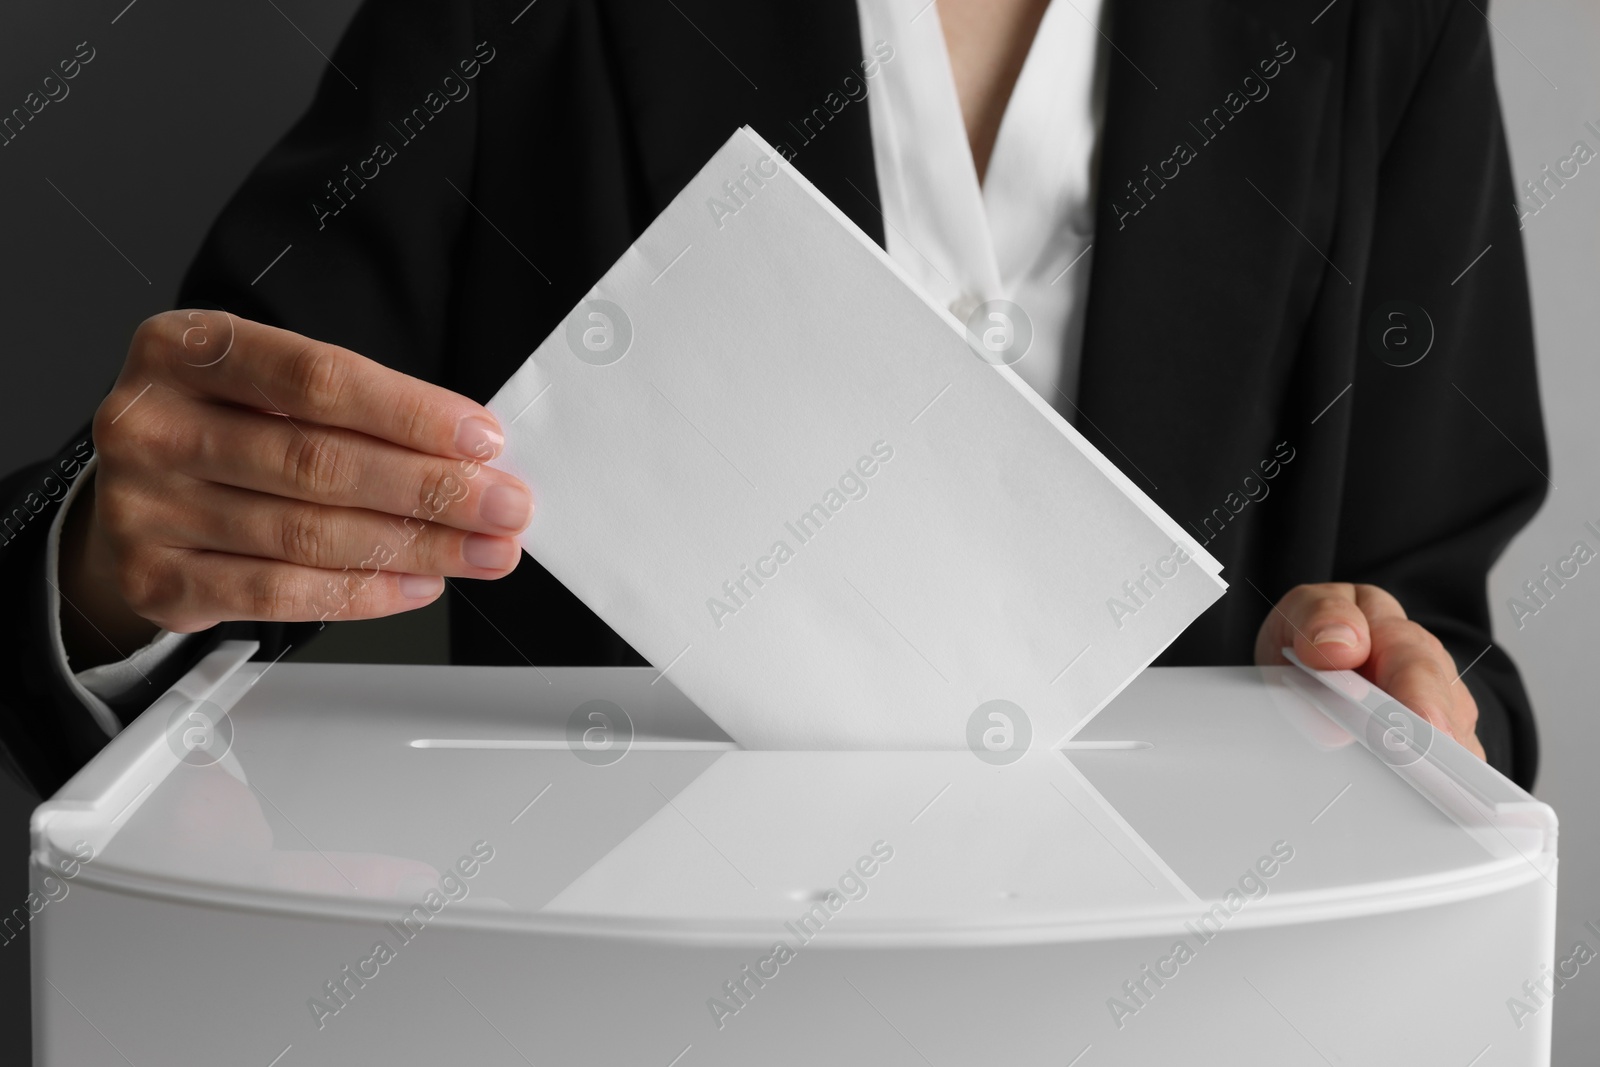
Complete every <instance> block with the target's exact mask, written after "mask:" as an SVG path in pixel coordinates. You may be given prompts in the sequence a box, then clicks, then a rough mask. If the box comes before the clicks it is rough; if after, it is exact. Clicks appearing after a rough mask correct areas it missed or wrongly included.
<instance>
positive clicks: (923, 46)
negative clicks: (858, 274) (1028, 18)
mask: <svg viewBox="0 0 1600 1067" xmlns="http://www.w3.org/2000/svg"><path fill="white" fill-rule="evenodd" d="M857 9H858V11H859V13H860V21H861V34H862V42H863V45H864V51H865V54H869V55H870V54H872V50H873V45H874V44H877V43H878V42H886V43H888V44H889V45H891V46H892V47H893V48H894V55H893V58H891V59H890V60H889V61H888V62H885V63H882V64H881V66H880V68H879V71H878V73H877V76H876V77H874V78H872V79H871V82H870V89H869V95H868V105H867V106H868V110H869V112H870V116H871V122H872V144H873V156H874V163H875V165H876V169H877V175H878V193H879V196H880V198H881V205H880V206H881V210H882V212H883V218H884V223H885V237H886V241H887V247H888V252H889V255H891V256H893V257H894V259H895V262H897V263H898V264H900V266H902V267H903V268H904V269H905V270H906V271H907V272H908V273H909V274H910V275H911V276H912V277H913V278H915V279H916V280H917V281H918V283H920V284H921V285H922V286H923V287H924V288H925V289H927V291H928V292H929V293H930V294H931V295H932V296H933V297H934V298H935V299H936V300H939V301H941V302H943V303H944V304H945V305H946V306H947V307H949V308H950V310H951V312H952V313H953V314H954V315H955V317H956V318H958V319H960V320H962V321H963V322H967V321H968V319H969V316H971V315H972V313H973V311H974V310H975V309H977V307H978V305H979V304H981V303H984V302H985V301H990V300H996V299H1003V300H1008V301H1010V302H1012V303H1013V304H1015V305H1016V306H1017V307H1019V308H1020V309H1021V310H1022V312H1023V314H1025V315H1026V317H1027V319H1028V320H1029V322H1030V323H1031V327H1032V342H1031V344H1030V346H1029V347H1028V348H1027V350H1026V351H1025V352H1023V353H1022V355H1021V358H1020V359H1018V358H1017V357H1016V355H1015V354H1014V353H1013V354H1011V355H1008V356H1006V357H1005V359H1004V361H1005V362H1007V363H1011V367H1012V369H1013V370H1015V371H1016V372H1017V374H1019V375H1020V376H1021V377H1022V379H1023V381H1025V382H1027V383H1028V384H1029V385H1030V386H1032V387H1033V389H1034V390H1035V391H1036V392H1037V393H1038V394H1039V395H1040V396H1041V397H1043V398H1044V399H1045V400H1046V401H1047V402H1049V403H1050V404H1051V405H1052V406H1053V407H1055V408H1056V409H1057V410H1059V411H1060V412H1061V414H1062V415H1063V416H1065V417H1066V418H1068V419H1069V420H1070V419H1071V418H1072V416H1073V413H1074V410H1075V409H1074V408H1073V405H1072V400H1073V397H1074V395H1075V394H1076V392H1077V385H1078V362H1079V354H1080V350H1081V348H1082V342H1083V314H1084V305H1085V302H1086V297H1087V294H1088V283H1089V264H1090V260H1091V256H1090V254H1089V253H1090V250H1091V248H1092V247H1093V240H1094V195H1095V189H1094V161H1095V157H1096V153H1095V148H1096V146H1097V143H1098V135H1099V129H1100V122H1101V117H1102V115H1103V113H1104V109H1103V99H1102V97H1103V92H1102V85H1103V81H1102V79H1100V78H1099V77H1098V76H1097V75H1098V72H1099V71H1100V70H1101V69H1102V67H1103V52H1104V49H1103V48H1102V44H1101V42H1102V37H1101V34H1100V31H1099V29H1098V20H1099V17H1100V9H1101V0H1056V2H1055V3H1052V4H1051V5H1050V6H1049V7H1048V8H1047V9H1046V11H1045V14H1044V20H1043V22H1042V23H1041V24H1040V26H1039V30H1038V33H1037V35H1036V36H1035V38H1034V41H1033V45H1032V47H1031V48H1030V50H1029V52H1028V56H1027V59H1026V61H1025V63H1024V64H1023V68H1022V73H1021V75H1020V76H1019V77H1018V78H1017V84H1016V87H1015V88H1014V89H1013V90H1012V94H1011V99H1010V101H1009V102H1008V103H1007V105H1006V109H1005V114H1004V117H1003V118H1002V120H1001V123H1000V130H999V134H998V137H997V138H996V140H995V145H994V151H993V153H992V154H991V156H990V158H989V167H988V172H987V174H986V175H985V179H984V181H983V183H982V185H981V186H980V184H979V182H978V173H977V168H976V167H975V166H974V164H973V161H972V151H971V148H970V147H969V145H968V143H967V133H966V126H965V125H964V123H963V122H962V118H961V104H960V100H959V98H958V97H957V95H956V86H955V79H954V76H953V75H952V73H951V69H950V57H949V53H948V51H947V50H946V48H945V41H944V30H943V28H942V27H941V25H940V22H939V10H938V6H937V4H935V3H933V2H931V0H857ZM977 325H978V326H979V328H977V329H975V330H974V332H975V333H976V334H978V335H979V336H982V334H983V329H982V328H981V326H982V325H983V324H981V323H980V324H977ZM972 326H974V324H973V323H969V327H972ZM1013 360H1016V361H1015V362H1013Z"/></svg>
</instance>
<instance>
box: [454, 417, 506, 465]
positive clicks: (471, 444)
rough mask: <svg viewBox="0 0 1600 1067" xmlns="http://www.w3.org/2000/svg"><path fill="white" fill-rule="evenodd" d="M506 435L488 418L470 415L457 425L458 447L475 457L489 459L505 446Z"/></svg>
mask: <svg viewBox="0 0 1600 1067" xmlns="http://www.w3.org/2000/svg"><path fill="white" fill-rule="evenodd" d="M505 443H506V435H505V434H503V433H501V432H500V427H498V426H496V425H495V424H494V423H492V422H490V421H489V420H488V419H484V418H479V417H478V416H477V415H468V416H467V417H466V418H464V419H462V420H461V423H460V425H458V426H457V427H456V449H457V451H460V452H462V453H464V454H465V455H468V456H472V457H473V458H475V459H482V460H489V459H493V458H494V457H496V456H498V455H499V454H500V450H501V449H502V448H504V447H505Z"/></svg>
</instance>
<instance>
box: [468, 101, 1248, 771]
mask: <svg viewBox="0 0 1600 1067" xmlns="http://www.w3.org/2000/svg"><path fill="white" fill-rule="evenodd" d="M981 314H982V309H980V316H981ZM1025 330H1026V317H1025V314H1024V313H1022V312H1019V311H1017V310H1016V309H1001V310H1000V311H997V312H996V313H995V314H993V315H991V316H990V317H989V318H981V317H980V319H979V320H978V324H977V326H975V328H974V330H973V331H971V332H969V331H968V329H967V328H966V327H965V326H964V325H963V324H962V323H959V322H957V321H956V320H955V319H954V318H953V317H951V315H950V314H949V313H948V312H947V311H946V310H945V309H944V308H943V307H941V306H939V305H937V304H935V303H934V302H933V301H932V300H931V299H929V298H928V297H927V296H926V295H925V294H923V293H922V292H921V291H920V290H919V289H918V288H917V287H916V286H915V285H914V284H913V283H912V282H911V281H910V280H909V279H908V278H907V277H906V276H905V275H904V274H903V273H902V272H901V271H900V270H899V269H898V267H897V266H896V265H895V263H894V262H893V261H892V260H890V259H889V258H888V256H887V255H886V254H885V253H884V252H883V251H882V250H881V249H880V248H878V247H877V245H875V244H874V243H873V242H872V241H871V239H870V238H868V237H867V236H866V235H865V234H863V233H862V232H861V230H860V229H859V228H858V227H856V226H855V225H854V224H853V223H852V222H850V220H849V219H848V218H846V217H845V216H844V215H843V214H842V213H841V212H840V211H839V210H838V209H837V208H835V207H834V206H833V205H832V204H831V203H830V202H829V201H828V200H827V199H826V198H825V197H823V196H822V195H821V194H820V193H818V192H817V190H816V189H815V188H814V187H812V185H811V184H810V183H809V182H808V181H807V180H806V179H805V178H804V177H803V176H802V175H801V174H799V173H798V172H797V171H796V170H795V169H794V168H793V167H791V166H790V165H789V164H787V163H786V162H784V161H783V159H782V158H781V157H780V156H779V155H778V153H777V152H776V151H775V150H773V149H772V148H771V147H770V146H769V145H768V144H767V143H766V142H765V141H763V140H762V139H761V138H760V137H759V136H757V135H756V134H755V133H754V132H753V131H751V130H749V129H748V128H747V129H743V130H740V131H738V132H736V133H735V134H734V136H733V137H732V138H731V139H730V140H729V141H728V142H727V143H726V144H725V145H724V146H723V147H722V149H721V150H719V151H718V152H717V153H716V154H715V155H714V156H713V157H712V158H711V160H710V161H709V162H708V163H707V164H706V165H705V167H704V168H703V169H702V170H701V171H700V173H699V174H697V175H696V176H695V177H694V179H693V180H691V181H690V182H689V184H688V185H687V186H686V187H685V188H684V189H683V191H682V192H681V193H679V194H678V196H677V197H676V198H675V199H674V200H673V201H672V202H671V204H670V205H668V207H667V208H666V210H664V211H663V212H662V213H661V215H660V216H659V217H658V218H657V219H656V220H655V221H654V222H653V223H652V224H651V225H650V227H649V228H648V229H647V230H646V231H645V232H644V234H643V235H642V236H641V237H640V238H639V239H638V241H636V242H635V243H634V245H633V247H631V248H630V249H629V250H628V251H627V253H626V254H625V255H624V256H623V257H622V258H621V259H620V260H619V261H618V262H617V263H616V264H615V265H614V266H613V267H612V268H611V270H610V271H608V272H607V273H606V275H605V277H604V278H602V279H601V280H600V282H599V283H598V284H597V285H596V286H595V287H594V289H593V290H592V291H591V293H590V294H589V296H588V298H586V299H585V300H584V301H583V302H582V303H580V304H579V305H578V306H577V307H576V308H574V309H573V310H572V312H571V313H570V314H569V315H568V316H567V318H566V319H565V321H564V322H563V323H562V324H561V325H560V326H559V327H558V328H557V329H556V330H555V331H554V332H553V333H552V334H551V335H550V336H549V337H548V338H547V339H546V340H545V341H544V343H543V344H541V345H540V346H539V348H538V349H537V350H536V351H535V352H534V353H533V355H532V356H530V357H529V359H528V360H527V362H526V363H525V364H524V365H523V366H522V367H521V368H520V369H519V370H518V371H517V373H516V374H515V375H513V376H512V378H511V379H510V381H508V382H507V383H506V385H505V386H504V387H503V388H502V389H501V390H500V392H499V393H498V394H497V395H496V396H495V398H494V399H493V400H492V401H491V402H490V405H489V406H490V408H491V410H493V411H494V412H495V414H496V416H497V417H498V418H499V419H500V421H501V423H502V424H503V425H504V426H505V427H506V429H507V433H508V438H507V445H506V453H505V455H504V456H503V457H502V459H501V465H502V466H503V467H504V469H506V470H508V471H510V472H512V473H514V474H516V475H518V476H519V477H521V478H523V479H524V480H525V481H527V483H528V484H529V486H530V487H531V488H532V490H533V493H534V498H535V500H536V501H537V508H536V511H535V515H534V519H533V522H532V524H531V525H530V526H529V527H528V529H527V530H526V531H525V532H524V534H523V536H522V544H523V546H524V547H525V548H526V549H527V551H528V552H529V553H530V554H531V555H532V556H533V557H534V558H535V559H537V560H538V561H539V562H540V563H541V564H543V565H544V566H545V567H546V568H548V569H549V570H550V572H551V573H552V574H554V575H555V576H556V577H557V578H558V579H560V580H561V581H562V582H563V583H564V584H566V585H567V587H568V588H570V589H571V590H573V592H575V593H576V594H577V595H578V596H579V597H581V598H582V599H583V601H584V602H585V603H586V604H588V605H589V606H590V607H591V608H592V609H593V610H594V611H595V612H596V613H597V614H599V615H600V617H601V618H603V619H604V620H605V621H606V622H607V623H608V624H609V625H610V626H611V627H612V628H613V629H615V630H616V631H617V632H618V633H619V634H621V635H622V636H623V637H624V638H625V639H627V640H628V641H629V642H630V643H631V644H632V645H633V646H634V647H635V648H636V649H638V650H639V652H640V653H641V654H643V655H644V656H645V657H646V658H648V659H649V660H650V661H651V663H653V664H655V666H656V667H657V668H658V669H659V670H661V671H662V672H663V676H664V677H668V678H670V680H671V681H672V682H673V683H674V684H675V685H677V686H678V687H679V688H680V689H682V690H683V692H684V693H685V694H686V695H688V696H689V698H690V699H692V700H694V701H695V702H696V703H697V704H698V705H699V706H700V707H701V708H703V709H704V710H705V711H706V713H707V714H708V715H710V716H711V717H712V718H713V719H715V720H716V722H717V723H718V724H719V725H720V726H721V727H722V728H723V729H724V730H726V731H727V732H728V734H729V736H731V737H733V738H734V739H735V740H737V741H739V742H741V743H742V744H744V745H747V746H751V747H764V748H826V749H833V748H906V749H927V748H960V747H963V746H966V747H971V748H972V749H973V750H974V751H976V752H978V753H979V754H980V755H986V758H990V759H991V760H992V761H993V762H1004V760H1005V759H1006V758H1007V756H1006V753H1008V752H1012V751H1020V750H1025V749H1026V748H1027V747H1029V745H1030V744H1036V743H1053V742H1055V741H1056V740H1059V739H1060V738H1061V737H1062V736H1064V735H1066V734H1068V733H1070V732H1071V731H1072V730H1074V729H1075V728H1077V727H1078V726H1080V725H1081V724H1082V723H1084V722H1086V721H1087V720H1088V718H1089V717H1090V716H1091V715H1093V714H1094V713H1095V712H1096V711H1098V710H1099V709H1100V708H1101V707H1102V706H1103V705H1104V704H1105V703H1106V702H1107V701H1108V700H1110V698H1111V697H1112V696H1114V695H1115V694H1116V693H1117V692H1118V691H1119V690H1120V689H1122V687H1123V686H1125V685H1126V684H1127V683H1128V682H1129V681H1130V680H1132V679H1133V678H1134V677H1135V676H1136V675H1137V674H1138V673H1139V671H1140V670H1142V669H1143V668H1144V667H1145V666H1147V665H1148V664H1149V663H1150V661H1151V660H1152V659H1154V658H1155V657H1156V656H1157V655H1158V654H1159V653H1160V652H1161V651H1162V649H1164V648H1165V647H1166V646H1167V645H1168V644H1170V643H1171V641H1172V640H1173V639H1174V638H1175V637H1177V635H1178V634H1179V633H1181V632H1182V631H1183V629H1184V628H1185V627H1186V626H1187V625H1188V624H1189V623H1190V622H1192V621H1193V620H1194V619H1195V618H1196V617H1197V616H1198V615H1199V614H1200V613H1201V612H1202V611H1204V610H1205V608H1206V607H1207V606H1209V605H1210V604H1211V603H1213V602H1214V601H1215V600H1216V599H1217V598H1218V597H1219V596H1220V595H1221V594H1222V591H1223V590H1224V589H1225V588H1226V586H1225V584H1224V583H1223V582H1222V581H1221V580H1220V578H1219V577H1218V572H1219V570H1220V568H1219V567H1218V565H1217V563H1216V561H1215V560H1213V559H1212V558H1211V556H1210V555H1209V554H1207V553H1206V552H1205V551H1204V549H1202V548H1200V546H1199V545H1198V544H1196V543H1195V542H1194V541H1193V540H1192V539H1191V538H1190V537H1189V536H1188V535H1187V534H1185V533H1184V531H1183V530H1182V529H1181V528H1180V527H1179V526H1178V524H1177V523H1175V522H1173V521H1172V520H1171V519H1170V518H1168V517H1167V516H1166V515H1164V514H1163V513H1162V512H1161V511H1160V510H1159V509H1158V508H1157V507H1156V506H1155V504H1154V503H1153V502H1152V501H1150V500H1149V498H1148V497H1146V496H1145V495H1144V494H1143V493H1142V492H1141V491H1140V490H1139V489H1138V488H1137V487H1136V486H1134V485H1133V484H1132V482H1130V481H1129V480H1128V479H1127V478H1126V477H1125V476H1123V475H1122V473H1121V472H1120V471H1118V470H1117V468H1116V467H1114V466H1113V465H1112V464H1111V463H1110V462H1109V461H1107V460H1106V459H1105V458H1104V457H1103V456H1102V455H1100V454H1099V453H1098V452H1097V451H1096V450H1095V449H1094V448H1093V447H1092V446H1091V445H1090V444H1088V442H1086V441H1085V440H1084V439H1083V438H1082V437H1081V436H1080V435H1079V434H1078V433H1077V431H1076V430H1075V429H1073V427H1072V426H1070V425H1069V424H1068V423H1067V422H1066V421H1065V420H1063V419H1062V418H1061V417H1060V416H1059V415H1058V414H1057V413H1056V412H1055V411H1054V410H1052V409H1051V407H1050V406H1049V405H1048V404H1046V403H1044V402H1043V401H1042V400H1041V399H1040V398H1039V397H1038V396H1037V395H1035V394H1034V393H1033V392H1032V391H1031V390H1030V389H1029V388H1028V387H1027V386H1026V385H1025V384H1023V382H1022V380H1021V379H1020V378H1018V377H1017V375H1016V374H1015V373H1014V372H1013V371H1012V370H1011V368H1010V367H1009V366H1007V365H1006V363H1007V361H1008V359H1009V356H1007V355H1004V354H1003V353H1005V352H1007V351H1009V350H1008V349H1007V348H1006V345H1007V344H1009V343H1014V342H1015V341H1016V339H1017V336H1018V333H1019V332H1022V333H1024V334H1025ZM997 352H998V353H1002V355H999V356H997V354H996V353H997ZM527 610H528V611H530V612H537V611H539V610H541V607H540V605H538V604H529V605H528V606H527ZM528 651H529V654H530V655H533V656H534V658H535V659H537V650H536V649H530V650H528Z"/></svg>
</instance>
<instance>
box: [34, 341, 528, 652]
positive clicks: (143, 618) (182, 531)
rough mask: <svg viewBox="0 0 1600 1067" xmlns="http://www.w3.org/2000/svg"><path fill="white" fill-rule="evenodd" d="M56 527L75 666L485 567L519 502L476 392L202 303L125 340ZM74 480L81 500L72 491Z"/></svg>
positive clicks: (394, 605)
mask: <svg viewBox="0 0 1600 1067" xmlns="http://www.w3.org/2000/svg"><path fill="white" fill-rule="evenodd" d="M94 441H95V452H96V455H97V456H98V466H97V468H96V470H95V472H94V483H93V485H92V486H90V487H86V492H85V494H84V496H83V497H81V498H79V500H78V501H77V502H76V503H75V504H74V505H73V507H72V509H71V512H70V513H69V514H68V516H67V520H66V524H65V527H64V536H63V540H62V551H61V589H62V593H63V595H64V598H65V600H66V601H67V606H64V607H63V609H62V623H63V629H64V631H65V634H64V636H65V637H66V639H67V643H68V652H69V654H70V655H71V656H72V658H73V665H74V667H75V668H76V669H80V670H81V669H83V668H84V667H86V666H91V665H93V664H94V663H97V662H106V661H108V660H112V659H116V658H118V657H119V654H122V653H126V652H128V651H131V649H130V648H129V647H128V646H129V644H130V643H131V644H133V645H134V646H137V645H138V644H140V643H142V642H143V641H144V640H148V639H149V637H151V636H153V634H154V632H155V629H156V627H161V628H164V629H167V630H172V631H177V632H180V633H190V632H193V631H196V630H203V629H205V628H207V627H209V626H213V625H215V624H216V623H218V622H222V621H228V620H235V619H252V620H264V621H286V622H287V621H309V620H318V619H322V620H333V619H363V618H373V617H376V616H380V615H389V614H393V613H395V612H399V611H406V610H409V609H412V608H417V607H421V606H423V605H425V604H428V603H431V602H432V601H433V600H435V599H436V598H437V597H438V596H439V594H440V593H442V592H443V591H444V579H445V578H446V577H466V578H499V577H501V576H502V575H505V574H508V573H510V572H511V570H512V569H513V568H514V567H515V566H516V565H517V561H518V559H519V558H520V556H521V549H520V547H519V545H518V543H517V541H516V537H515V535H516V534H517V533H518V532H519V531H521V530H522V529H523V528H524V527H526V526H527V524H528V522H529V520H530V519H531V518H532V515H533V497H532V495H531V494H530V493H529V491H528V489H527V487H526V486H524V485H523V484H522V483H521V482H519V481H518V480H517V479H515V478H513V477H512V476H510V475H508V474H504V473H501V472H499V471H495V470H491V469H490V468H488V467H486V466H484V465H483V464H484V463H485V462H486V461H488V460H490V459H493V458H494V457H495V456H496V455H498V454H499V452H500V449H501V446H502V444H503V443H504V438H503V436H502V434H501V431H500V427H499V425H498V424H497V423H496V422H495V419H494V417H493V416H492V415H490V414H489V412H488V411H487V410H485V409H484V408H483V407H482V406H481V405H479V404H476V403H473V402H472V401H471V400H468V399H467V398H466V397H463V396H458V395H457V394H455V393H452V392H450V391H448V390H446V389H441V388H439V387H438V386H435V385H430V384H428V383H427V382H423V381H419V380H418V379H415V378H411V377H408V376H407V375H404V374H401V373H399V372H398V371H395V370H391V369H390V368H388V367H385V366H383V365H381V364H379V363H375V362H373V361H372V360H370V359H367V358H366V357H364V356H360V355H357V354H356V353H355V352H351V351H349V350H347V349H343V348H339V347H337V346H335V345H329V344H322V343H320V342H317V341H314V340H311V339H310V338H306V337H302V336H300V335H299V334H294V333H290V332H289V331H287V330H279V329H275V328H273V327H271V326H265V325H262V324H260V323H255V322H250V321H247V320H244V319H239V318H236V317H234V316H232V315H228V314H227V313H225V312H220V311H171V312H167V313H165V314H162V315H157V316H155V317H154V318H151V319H149V320H147V321H146V322H144V323H143V324H142V325H141V326H140V327H139V329H138V331H137V332H136V333H135V334H134V336H133V342H132V345H131V346H130V347H129V350H128V358H127V361H126V363H125V364H124V365H123V369H122V374H121V376H120V377H119V378H118V379H117V384H116V386H115V387H114V388H113V389H112V390H111V393H110V394H109V395H108V396H107V397H106V399H105V401H104V402H103V403H102V404H101V405H100V408H99V410H98V412H97V413H96V415H95V419H94ZM88 489H92V490H93V493H92V497H91V496H90V495H89V493H88V492H87V490H88Z"/></svg>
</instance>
